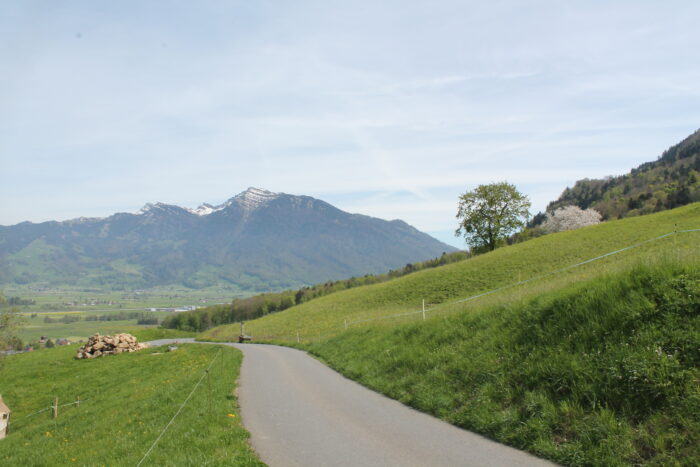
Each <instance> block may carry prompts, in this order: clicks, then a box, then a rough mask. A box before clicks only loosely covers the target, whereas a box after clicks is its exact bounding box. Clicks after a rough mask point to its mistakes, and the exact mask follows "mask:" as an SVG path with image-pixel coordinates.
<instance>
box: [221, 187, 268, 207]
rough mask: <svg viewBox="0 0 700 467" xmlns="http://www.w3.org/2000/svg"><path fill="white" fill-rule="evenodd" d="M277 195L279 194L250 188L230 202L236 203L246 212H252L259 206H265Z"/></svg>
mask: <svg viewBox="0 0 700 467" xmlns="http://www.w3.org/2000/svg"><path fill="white" fill-rule="evenodd" d="M279 195H280V194H279V193H273V192H271V191H268V190H265V189H262V188H255V187H250V188H248V189H247V190H245V191H244V192H242V193H239V194H237V195H236V196H234V197H233V198H232V199H231V201H236V202H238V204H239V205H240V206H241V207H243V208H244V209H245V210H246V211H253V210H255V209H257V208H259V207H260V206H264V205H266V204H267V203H269V202H270V201H272V200H273V199H275V198H277V197H278V196H279Z"/></svg>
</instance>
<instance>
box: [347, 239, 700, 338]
mask: <svg viewBox="0 0 700 467" xmlns="http://www.w3.org/2000/svg"><path fill="white" fill-rule="evenodd" d="M689 232H700V229H686V230H674V231H673V232H669V233H666V234H663V235H659V236H658V237H654V238H650V239H648V240H644V241H642V242H638V243H635V244H632V245H628V246H626V247H624V248H620V249H618V250H615V251H611V252H608V253H605V254H602V255H599V256H596V257H594V258H590V259H587V260H585V261H581V262H578V263H576V264H572V265H569V266H566V267H563V268H559V269H556V270H554V271H550V272H546V273H544V274H538V275H536V276H533V277H530V278H528V279H525V280H521V281H517V282H513V283H511V284H507V285H504V286H501V287H497V288H495V289H491V290H488V291H486V292H482V293H479V294H476V295H472V296H469V297H466V298H461V299H459V300H454V301H451V302H446V303H441V304H440V306H445V305H455V304H458V303H465V302H469V301H472V300H476V299H478V298H481V297H485V296H487V295H492V294H495V293H498V292H502V291H504V290H508V289H512V288H514V287H518V286H520V285H523V284H527V283H528V282H533V281H537V280H540V279H544V278H546V277H550V276H554V275H556V274H561V273H563V272H566V271H569V270H571V269H574V268H578V267H580V266H583V265H586V264H590V263H593V262H595V261H600V260H602V259H605V258H608V257H610V256H614V255H617V254H620V253H622V252H625V251H628V250H632V249H634V248H639V247H640V246H643V245H646V244H648V243H652V242H656V241H658V240H661V239H663V238H667V237H670V236H673V235H677V234H681V233H689ZM431 311H434V310H431V309H422V310H418V311H408V312H405V313H396V314H393V315H384V316H377V317H374V318H367V319H360V320H355V321H347V320H345V321H344V326H345V328H346V329H347V327H348V326H350V325H352V324H359V323H366V322H370V321H377V320H382V319H395V318H401V317H404V316H410V315H417V314H423V315H424V316H425V314H426V313H429V312H431Z"/></svg>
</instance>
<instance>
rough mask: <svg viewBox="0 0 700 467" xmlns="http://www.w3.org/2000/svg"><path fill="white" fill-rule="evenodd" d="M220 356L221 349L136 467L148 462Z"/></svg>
mask: <svg viewBox="0 0 700 467" xmlns="http://www.w3.org/2000/svg"><path fill="white" fill-rule="evenodd" d="M220 354H221V349H219V351H218V352H217V353H216V355H214V358H212V359H211V362H209V366H208V367H207V369H206V370H204V372H203V373H202V377H201V378H199V381H197V384H195V385H194V387H193V388H192V391H190V393H189V395H188V396H187V398H185V400H184V401H183V402H182V404H180V408H178V409H177V412H175V415H173V418H171V419H170V421H169V422H168V424H167V425H165V428H163V430H162V431H161V432H160V434H159V435H158V437H157V438H156V439H155V441H153V444H151V447H150V448H148V451H146V453H145V454H144V455H143V457H142V458H141V460H140V461H139V463H138V464H136V467H139V466H140V465H141V464H142V463H143V461H145V460H146V458H147V457H148V455H149V454H150V453H151V451H153V448H155V447H156V444H158V441H160V439H161V438H162V437H163V435H164V434H165V432H166V431H167V430H168V428H170V425H172V424H173V422H174V421H175V419H176V418H177V416H178V415H180V412H182V409H184V408H185V406H186V405H187V402H189V400H190V398H191V397H192V394H194V392H195V391H196V390H197V388H198V387H199V385H200V384H201V383H202V381H203V380H204V378H205V377H206V376H207V375H208V374H209V370H210V369H211V367H212V365H213V364H214V361H216V357H218V356H219V355H220Z"/></svg>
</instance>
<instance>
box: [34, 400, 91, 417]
mask: <svg viewBox="0 0 700 467" xmlns="http://www.w3.org/2000/svg"><path fill="white" fill-rule="evenodd" d="M89 400H90V399H78V400H76V401H74V402H68V403H66V404H61V405H57V406H54V405H50V406H48V407H46V408H44V409H41V410H37V411H36V412H33V413H30V414H29V415H25V416H24V418H29V417H33V416H34V415H39V414H40V413H43V412H46V411H47V410H53V409H54V408H61V407H68V406H69V405H80V404H82V403H83V402H86V401H89Z"/></svg>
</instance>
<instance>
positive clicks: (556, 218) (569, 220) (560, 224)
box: [542, 206, 602, 233]
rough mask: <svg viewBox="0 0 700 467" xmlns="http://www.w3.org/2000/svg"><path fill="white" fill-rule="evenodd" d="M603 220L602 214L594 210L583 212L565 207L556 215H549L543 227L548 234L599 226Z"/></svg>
mask: <svg viewBox="0 0 700 467" xmlns="http://www.w3.org/2000/svg"><path fill="white" fill-rule="evenodd" d="M601 218H602V216H601V215H600V213H599V212H598V211H596V210H595V209H593V208H589V209H586V210H583V209H581V208H579V207H578V206H564V207H563V208H559V209H557V210H556V211H554V213H547V219H546V220H545V222H544V225H543V226H542V227H544V230H545V231H546V232H547V233H554V232H561V231H563V230H574V229H580V228H581V227H586V226H587V225H594V224H599V223H600V219H601Z"/></svg>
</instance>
